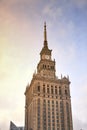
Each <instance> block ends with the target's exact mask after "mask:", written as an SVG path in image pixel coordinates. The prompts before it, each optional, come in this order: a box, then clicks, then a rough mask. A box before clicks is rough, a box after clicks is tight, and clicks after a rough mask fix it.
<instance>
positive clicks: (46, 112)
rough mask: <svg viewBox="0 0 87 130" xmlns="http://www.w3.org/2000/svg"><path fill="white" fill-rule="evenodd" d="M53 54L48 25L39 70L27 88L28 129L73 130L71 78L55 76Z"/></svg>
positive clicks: (26, 117)
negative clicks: (49, 43)
mask: <svg viewBox="0 0 87 130" xmlns="http://www.w3.org/2000/svg"><path fill="white" fill-rule="evenodd" d="M51 53H52V50H50V49H49V48H48V43H47V33H46V24H45V25H44V45H43V48H42V50H41V52H40V61H39V63H38V65H37V73H35V74H34V75H33V77H32V80H31V83H30V85H28V86H27V87H26V91H25V97H26V101H25V130H73V126H72V111H71V97H70V81H69V77H62V76H61V79H59V78H57V77H56V69H55V60H52V58H51V57H52V54H51Z"/></svg>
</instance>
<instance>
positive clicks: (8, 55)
mask: <svg viewBox="0 0 87 130" xmlns="http://www.w3.org/2000/svg"><path fill="white" fill-rule="evenodd" d="M44 21H46V24H47V40H48V46H49V48H50V49H52V58H53V59H55V60H56V75H57V76H58V77H59V78H60V77H61V74H62V75H63V76H67V75H69V78H70V81H71V85H70V92H71V102H72V117H73V129H74V130H80V129H83V130H87V100H86V99H87V0H62V1H61V0H35V1H33V0H0V130H6V129H7V130H9V126H10V121H13V122H14V123H15V124H16V125H17V126H23V125H24V116H25V115H24V111H25V95H24V92H25V89H26V86H27V84H28V83H30V81H31V79H32V75H33V73H34V72H35V70H36V68H37V64H38V62H39V60H40V56H39V53H40V51H41V49H42V47H43V40H44V37H43V32H44V30H43V29H44V28H43V27H44Z"/></svg>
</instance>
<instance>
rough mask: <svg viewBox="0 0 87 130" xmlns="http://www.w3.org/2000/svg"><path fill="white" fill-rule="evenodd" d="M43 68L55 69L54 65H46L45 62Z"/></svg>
mask: <svg viewBox="0 0 87 130" xmlns="http://www.w3.org/2000/svg"><path fill="white" fill-rule="evenodd" d="M43 69H51V70H54V66H49V65H44V64H43Z"/></svg>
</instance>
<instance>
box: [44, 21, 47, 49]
mask: <svg viewBox="0 0 87 130" xmlns="http://www.w3.org/2000/svg"><path fill="white" fill-rule="evenodd" d="M44 47H47V32H46V22H44Z"/></svg>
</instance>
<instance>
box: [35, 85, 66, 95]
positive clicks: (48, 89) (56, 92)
mask: <svg viewBox="0 0 87 130" xmlns="http://www.w3.org/2000/svg"><path fill="white" fill-rule="evenodd" d="M37 90H38V92H40V91H41V90H40V86H38V87H37ZM54 91H55V92H54ZM46 92H47V93H48V94H49V93H51V94H54V93H55V94H59V95H61V94H62V90H61V88H60V87H59V90H57V88H55V90H53V88H51V89H50V88H49V87H48V88H47V91H46V88H45V87H43V93H46ZM65 94H66V95H67V94H68V91H67V90H66V89H65Z"/></svg>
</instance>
